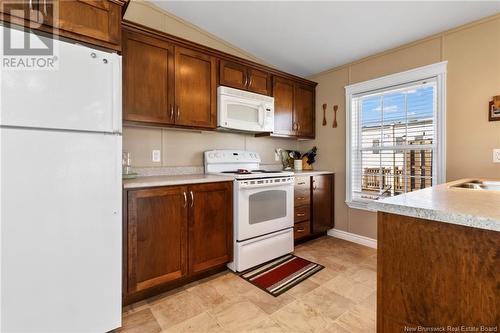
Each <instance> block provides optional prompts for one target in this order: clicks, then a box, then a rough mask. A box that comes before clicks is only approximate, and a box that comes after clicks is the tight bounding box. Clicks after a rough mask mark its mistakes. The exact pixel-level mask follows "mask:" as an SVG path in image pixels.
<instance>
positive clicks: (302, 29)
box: [152, 0, 500, 76]
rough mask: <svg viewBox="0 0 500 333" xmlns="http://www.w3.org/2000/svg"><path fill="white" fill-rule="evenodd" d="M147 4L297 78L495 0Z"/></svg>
mask: <svg viewBox="0 0 500 333" xmlns="http://www.w3.org/2000/svg"><path fill="white" fill-rule="evenodd" d="M152 2H154V3H155V4H156V5H157V6H159V7H161V8H163V9H165V10H167V11H168V12H170V13H172V14H174V15H176V16H178V17H181V18H183V19H185V20H186V21H189V22H191V23H193V24H194V25H197V26H198V27H200V28H202V29H204V30H206V31H208V32H210V33H212V34H214V35H216V36H218V37H220V38H222V39H224V40H226V41H228V42H229V43H231V44H233V45H235V46H237V47H239V48H240V49H243V50H245V51H247V52H249V53H250V54H253V55H254V56H256V57H258V58H260V59H262V60H264V61H265V62H267V63H268V64H271V65H273V66H275V67H277V68H279V69H282V70H284V71H287V72H290V73H294V74H297V75H300V76H308V75H311V74H315V73H318V72H321V71H324V70H326V69H329V68H332V67H336V66H339V65H342V64H345V63H349V62H351V61H354V60H357V59H360V58H363V57H366V56H369V55H372V54H374V53H377V52H381V51H384V50H387V49H390V48H393V47H396V46H399V45H402V44H405V43H408V42H412V41H415V40H417V39H419V38H423V37H426V36H429V35H432V34H435V33H438V32H441V31H444V30H447V29H450V28H453V27H456V26H459V25H461V24H464V23H467V22H470V21H474V20H477V19H480V18H482V17H485V16H489V15H493V14H495V13H498V12H500V1H498V0H497V1H484V2H483V1H462V2H460V1H405V2H391V1H383V2H378V1H363V2H359V1H358V2H352V1H165V0H163V1H162V0H153V1H152ZM492 42H493V41H492ZM497 42H498V41H497Z"/></svg>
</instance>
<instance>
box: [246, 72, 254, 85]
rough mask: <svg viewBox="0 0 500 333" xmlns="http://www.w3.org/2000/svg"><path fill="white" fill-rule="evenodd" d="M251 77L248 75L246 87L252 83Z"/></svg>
mask: <svg viewBox="0 0 500 333" xmlns="http://www.w3.org/2000/svg"><path fill="white" fill-rule="evenodd" d="M252 79H253V77H252V75H250V76H249V77H248V84H247V87H250V86H251V85H252Z"/></svg>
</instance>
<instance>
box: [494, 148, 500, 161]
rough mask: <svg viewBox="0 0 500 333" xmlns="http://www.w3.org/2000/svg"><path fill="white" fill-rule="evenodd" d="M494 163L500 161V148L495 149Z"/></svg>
mask: <svg viewBox="0 0 500 333" xmlns="http://www.w3.org/2000/svg"><path fill="white" fill-rule="evenodd" d="M493 163H500V149H493Z"/></svg>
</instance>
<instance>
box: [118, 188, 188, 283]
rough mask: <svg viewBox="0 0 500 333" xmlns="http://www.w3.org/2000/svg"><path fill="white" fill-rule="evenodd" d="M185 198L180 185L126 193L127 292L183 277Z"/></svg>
mask: <svg viewBox="0 0 500 333" xmlns="http://www.w3.org/2000/svg"><path fill="white" fill-rule="evenodd" d="M186 198H187V188H186V187H183V186H179V187H160V188H154V189H144V190H134V191H130V192H129V193H128V221H127V238H128V239H127V249H128V250H127V258H128V283H127V286H128V292H137V291H140V290H144V289H147V288H151V287H154V286H157V285H159V284H162V283H165V282H170V281H173V280H176V279H179V278H181V277H183V276H185V275H186V274H187V234H188V232H187V224H188V220H187V217H188V215H187V209H188V208H187V200H186Z"/></svg>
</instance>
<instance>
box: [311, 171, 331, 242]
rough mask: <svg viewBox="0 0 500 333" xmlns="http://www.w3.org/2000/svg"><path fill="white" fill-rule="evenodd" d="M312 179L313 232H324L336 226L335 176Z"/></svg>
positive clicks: (320, 176) (321, 176)
mask: <svg viewBox="0 0 500 333" xmlns="http://www.w3.org/2000/svg"><path fill="white" fill-rule="evenodd" d="M311 178H312V210H313V211H312V218H313V223H312V231H313V232H314V233H317V232H324V231H326V230H328V229H331V228H333V226H334V214H333V213H334V202H333V196H334V175H319V176H313V177H311Z"/></svg>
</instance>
